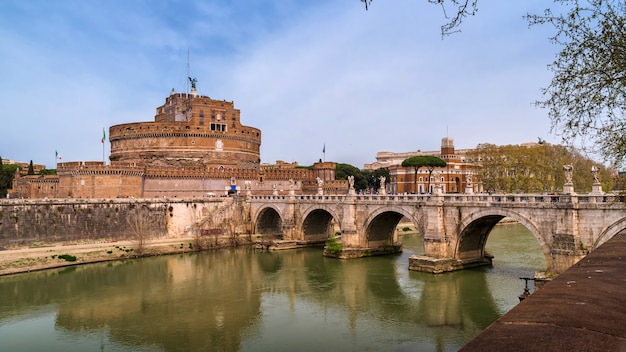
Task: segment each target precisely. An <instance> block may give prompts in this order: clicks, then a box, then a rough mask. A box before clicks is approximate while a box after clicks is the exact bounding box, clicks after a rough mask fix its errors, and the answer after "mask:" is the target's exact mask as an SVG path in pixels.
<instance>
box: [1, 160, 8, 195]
mask: <svg viewBox="0 0 626 352" xmlns="http://www.w3.org/2000/svg"><path fill="white" fill-rule="evenodd" d="M4 175H5V174H4V166H3V165H2V156H0V197H2V198H4V197H6V194H7V185H6V178H5V176H4Z"/></svg>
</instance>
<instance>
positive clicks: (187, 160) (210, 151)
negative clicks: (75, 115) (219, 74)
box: [109, 92, 261, 169]
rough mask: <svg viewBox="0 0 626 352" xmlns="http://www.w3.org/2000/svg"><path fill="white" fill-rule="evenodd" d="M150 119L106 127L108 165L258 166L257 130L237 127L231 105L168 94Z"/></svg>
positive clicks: (178, 94)
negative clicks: (112, 163) (107, 128)
mask: <svg viewBox="0 0 626 352" xmlns="http://www.w3.org/2000/svg"><path fill="white" fill-rule="evenodd" d="M154 120H155V121H154V122H136V123H127V124H120V125H115V126H111V127H110V128H109V136H110V137H109V140H110V142H111V155H110V159H111V161H112V162H116V161H123V162H127V163H133V164H136V165H138V166H139V165H151V166H179V167H191V166H194V167H198V166H204V167H207V168H243V169H256V168H258V166H259V164H260V148H261V131H260V130H259V129H257V128H254V127H248V126H243V125H242V124H241V122H240V112H239V110H238V109H235V108H234V103H233V102H227V101H225V100H223V101H222V100H213V99H211V98H209V97H207V96H198V95H192V94H184V93H174V92H172V94H171V95H170V96H169V97H167V98H166V100H165V104H164V105H162V106H159V107H158V108H157V111H156V115H155V118H154Z"/></svg>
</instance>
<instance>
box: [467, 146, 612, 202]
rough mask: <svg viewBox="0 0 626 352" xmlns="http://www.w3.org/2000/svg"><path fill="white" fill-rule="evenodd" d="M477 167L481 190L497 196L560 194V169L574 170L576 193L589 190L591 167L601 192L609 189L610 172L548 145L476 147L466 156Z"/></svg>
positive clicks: (571, 151) (573, 152)
mask: <svg viewBox="0 0 626 352" xmlns="http://www.w3.org/2000/svg"><path fill="white" fill-rule="evenodd" d="M467 158H468V160H469V161H470V162H472V163H475V164H478V165H479V166H480V167H479V168H478V171H477V174H478V176H479V177H480V180H481V182H482V184H483V188H484V189H485V190H488V191H490V192H497V193H544V192H550V193H553V192H560V191H562V189H563V184H564V183H565V173H564V172H563V166H564V165H567V164H571V165H573V167H574V177H573V180H572V181H573V182H574V186H575V187H576V190H577V191H579V192H589V191H591V189H592V184H593V176H592V174H591V167H592V166H595V167H597V168H598V169H599V170H600V172H599V176H600V180H601V182H602V186H603V189H605V190H611V189H612V180H613V179H612V175H611V171H610V170H609V169H607V168H605V167H604V166H603V165H601V164H598V163H596V162H594V161H593V160H591V159H589V158H587V157H585V156H583V155H582V154H581V153H580V152H578V151H576V150H575V149H573V148H568V147H565V146H562V145H552V144H548V143H544V144H537V145H533V146H525V145H505V146H495V145H493V144H480V145H478V146H477V147H476V148H475V149H474V150H472V151H471V152H469V153H468V154H467Z"/></svg>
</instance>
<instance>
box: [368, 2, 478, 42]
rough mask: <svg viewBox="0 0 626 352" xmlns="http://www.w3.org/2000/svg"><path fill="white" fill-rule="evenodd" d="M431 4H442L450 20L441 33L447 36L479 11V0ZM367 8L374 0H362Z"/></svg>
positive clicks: (443, 26)
mask: <svg viewBox="0 0 626 352" xmlns="http://www.w3.org/2000/svg"><path fill="white" fill-rule="evenodd" d="M427 1H428V2H429V3H431V4H435V5H439V6H441V11H442V12H443V16H444V17H445V18H446V19H447V20H448V22H447V23H445V24H443V25H442V26H441V35H442V36H446V35H448V34H451V33H455V32H458V31H459V29H458V28H459V26H460V25H461V23H462V22H463V20H465V18H466V17H469V16H474V15H475V14H476V12H477V11H478V0H427ZM361 2H362V3H363V4H365V10H367V9H368V7H369V5H371V4H372V0H361Z"/></svg>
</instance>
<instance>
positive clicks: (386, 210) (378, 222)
mask: <svg viewBox="0 0 626 352" xmlns="http://www.w3.org/2000/svg"><path fill="white" fill-rule="evenodd" d="M402 218H407V219H409V220H411V222H412V223H413V225H415V227H416V228H418V229H419V226H417V223H416V221H415V218H414V216H413V214H410V213H409V212H407V211H406V210H405V209H404V208H401V207H394V206H392V207H381V208H379V209H377V210H376V211H373V212H372V213H371V214H370V215H369V216H368V217H367V218H366V220H365V222H364V224H363V228H364V229H365V240H366V241H367V247H369V248H375V247H383V246H385V245H391V244H394V243H397V242H398V235H397V233H396V227H397V226H398V223H400V220H402Z"/></svg>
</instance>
